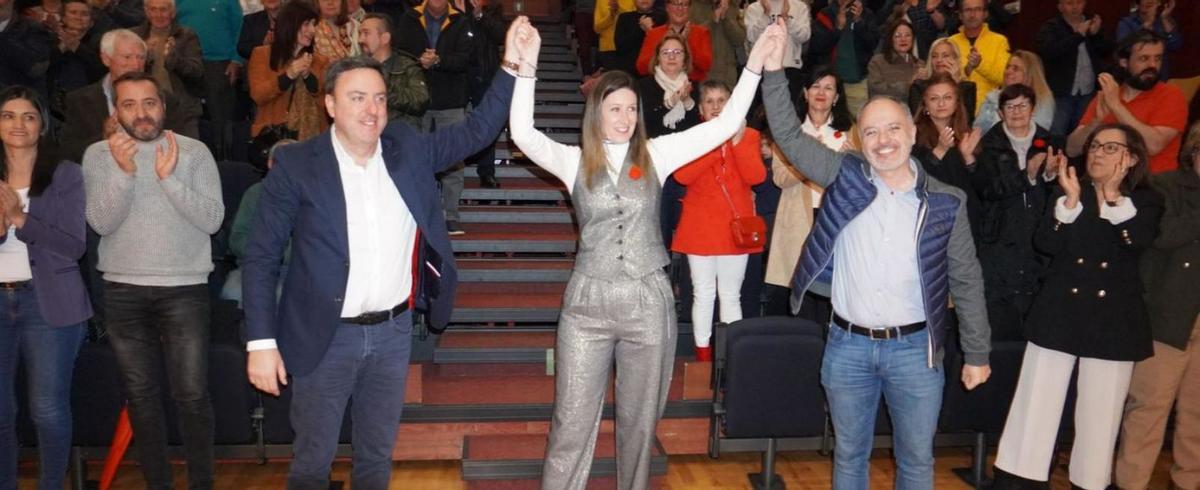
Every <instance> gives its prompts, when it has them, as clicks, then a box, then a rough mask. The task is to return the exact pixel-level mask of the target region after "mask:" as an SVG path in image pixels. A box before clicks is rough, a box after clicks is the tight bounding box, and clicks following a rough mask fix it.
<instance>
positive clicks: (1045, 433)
mask: <svg viewBox="0 0 1200 490" xmlns="http://www.w3.org/2000/svg"><path fill="white" fill-rule="evenodd" d="M1084 149H1085V151H1086V152H1087V154H1086V158H1087V164H1086V167H1085V169H1083V170H1081V171H1078V173H1077V171H1076V169H1075V168H1074V167H1070V166H1069V165H1068V164H1067V158H1066V155H1064V154H1063V152H1062V151H1058V150H1056V151H1055V152H1054V155H1053V156H1052V157H1048V158H1049V159H1050V162H1051V163H1050V164H1049V165H1050V166H1051V167H1053V168H1054V169H1055V172H1056V173H1057V175H1058V177H1057V179H1058V184H1059V187H1060V189H1059V190H1057V191H1056V192H1055V193H1054V198H1053V199H1052V201H1051V203H1052V204H1051V205H1049V206H1048V208H1049V209H1047V211H1046V214H1045V216H1044V217H1043V220H1042V222H1041V224H1040V225H1039V227H1038V230H1037V232H1036V233H1035V235H1034V246H1035V247H1036V248H1037V250H1038V251H1039V252H1041V253H1043V254H1046V255H1047V256H1048V257H1049V258H1050V265H1049V268H1048V270H1047V272H1046V275H1045V280H1044V282H1043V284H1042V289H1041V290H1040V291H1039V292H1038V294H1037V297H1036V298H1035V299H1034V301H1033V306H1032V307H1031V308H1030V311H1029V316H1028V318H1027V319H1026V322H1025V334H1026V337H1027V338H1028V339H1029V344H1028V345H1027V347H1026V348H1025V359H1024V362H1023V364H1022V366H1021V375H1020V378H1019V380H1018V381H1017V391H1016V394H1015V395H1014V397H1013V400H1012V406H1011V408H1010V409H1009V412H1008V420H1007V422H1006V423H1005V426H1004V433H1003V435H1001V437H1000V449H999V452H998V455H997V457H996V481H997V484H996V485H997V486H996V487H995V488H999V489H1006V488H1028V487H1030V486H1034V485H1039V484H1040V485H1045V483H1041V482H1045V481H1047V478H1048V476H1049V470H1050V467H1051V462H1052V460H1053V457H1054V446H1055V441H1056V440H1057V438H1058V425H1059V420H1060V419H1061V418H1062V411H1063V402H1064V401H1065V399H1066V396H1067V391H1068V390H1069V389H1070V383H1071V378H1072V376H1071V374H1072V371H1074V370H1075V369H1076V366H1078V379H1077V381H1076V382H1075V388H1076V391H1077V393H1078V395H1077V398H1076V401H1075V441H1074V444H1073V448H1072V450H1071V463H1070V479H1071V484H1072V485H1074V486H1075V487H1077V488H1083V489H1086V490H1103V489H1105V488H1106V487H1108V485H1109V483H1110V479H1111V476H1112V466H1113V449H1114V448H1115V446H1116V443H1117V429H1118V428H1119V427H1120V424H1121V415H1122V413H1123V409H1124V406H1125V395H1126V392H1127V391H1128V389H1129V380H1130V376H1131V374H1132V373H1133V365H1134V362H1136V361H1140V360H1143V359H1146V358H1147V357H1150V356H1151V355H1152V354H1153V353H1154V351H1153V347H1152V342H1151V336H1150V319H1149V315H1148V313H1147V311H1146V304H1145V302H1144V301H1143V299H1142V295H1143V293H1144V289H1143V288H1142V282H1141V280H1140V277H1139V269H1138V261H1139V259H1140V256H1141V255H1142V251H1143V250H1145V249H1147V248H1149V247H1150V246H1152V245H1153V243H1154V241H1155V238H1156V237H1157V235H1158V227H1159V218H1160V217H1161V216H1162V212H1163V204H1162V197H1161V196H1160V195H1159V194H1158V193H1157V192H1155V191H1154V190H1152V189H1150V187H1149V185H1148V182H1147V176H1148V175H1149V170H1148V166H1149V165H1148V163H1147V162H1149V155H1148V154H1147V151H1146V143H1145V142H1144V141H1143V140H1142V137H1141V135H1140V134H1138V132H1137V131H1136V130H1135V129H1133V128H1131V127H1129V126H1125V125H1122V124H1105V125H1102V126H1099V127H1097V128H1096V129H1095V130H1094V131H1092V132H1091V134H1089V135H1088V137H1087V141H1086V143H1085V144H1084Z"/></svg>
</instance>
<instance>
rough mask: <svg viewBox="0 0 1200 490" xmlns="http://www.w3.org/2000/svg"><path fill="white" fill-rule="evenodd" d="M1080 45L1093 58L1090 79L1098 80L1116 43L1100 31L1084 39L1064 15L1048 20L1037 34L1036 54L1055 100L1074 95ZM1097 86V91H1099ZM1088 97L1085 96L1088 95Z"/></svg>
mask: <svg viewBox="0 0 1200 490" xmlns="http://www.w3.org/2000/svg"><path fill="white" fill-rule="evenodd" d="M1079 43H1087V52H1088V57H1090V58H1091V59H1092V73H1091V77H1092V78H1095V77H1096V74H1097V73H1100V72H1101V71H1103V69H1104V68H1105V65H1106V63H1107V60H1108V56H1109V55H1111V54H1112V51H1113V43H1112V41H1110V40H1109V39H1108V38H1107V37H1106V36H1105V35H1104V31H1103V30H1101V31H1100V32H1099V33H1096V34H1094V35H1091V36H1087V37H1084V36H1081V35H1079V33H1078V32H1075V29H1072V28H1071V25H1070V24H1068V23H1067V20H1066V19H1064V18H1063V16H1061V15H1060V16H1058V17H1055V18H1053V19H1050V20H1048V21H1046V23H1045V24H1043V25H1042V28H1041V29H1040V30H1038V34H1037V53H1038V56H1041V57H1042V66H1044V67H1045V68H1046V83H1047V84H1049V85H1050V91H1051V92H1054V95H1055V96H1056V97H1066V96H1069V95H1071V87H1072V86H1073V85H1074V84H1075V65H1076V64H1077V63H1078V61H1079ZM1099 88H1100V87H1099V86H1096V89H1099ZM1085 95H1086V94H1085Z"/></svg>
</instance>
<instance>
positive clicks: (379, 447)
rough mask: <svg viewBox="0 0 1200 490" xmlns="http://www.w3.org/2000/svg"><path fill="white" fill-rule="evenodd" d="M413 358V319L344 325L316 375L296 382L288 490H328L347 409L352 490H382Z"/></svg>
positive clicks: (403, 317) (407, 315)
mask: <svg viewBox="0 0 1200 490" xmlns="http://www.w3.org/2000/svg"><path fill="white" fill-rule="evenodd" d="M411 350H412V312H411V310H410V311H409V312H406V313H404V314H403V315H400V316H398V317H396V318H394V319H392V320H390V321H386V322H383V323H378V324H375V325H352V324H345V323H343V324H340V325H338V327H337V331H336V332H334V334H333V341H332V342H330V344H329V350H326V351H325V357H323V358H322V359H321V362H320V363H319V364H317V368H316V369H315V370H313V372H311V373H308V374H305V375H303V376H294V377H293V378H292V406H291V412H290V415H291V422H292V430H294V431H295V432H296V439H295V441H294V442H293V443H292V452H293V454H292V466H291V468H290V470H289V471H288V482H287V486H288V488H290V489H319V490H325V489H327V488H329V470H330V465H331V464H332V463H333V456H334V453H335V452H336V451H337V444H338V435H339V433H340V432H341V428H342V418H343V416H344V414H345V411H346V402H348V401H350V400H353V401H354V403H353V406H352V407H351V414H350V420H351V423H352V425H353V433H352V434H351V437H352V442H353V444H354V458H353V465H354V466H353V469H352V471H351V475H350V479H351V481H350V486H351V487H353V488H356V489H360V490H376V489H378V490H384V489H386V488H388V483H389V481H390V480H391V477H392V446H394V445H395V443H396V433H397V432H398V431H399V430H400V411H401V409H403V408H404V385H405V382H406V381H407V380H408V358H409V353H410V351H411Z"/></svg>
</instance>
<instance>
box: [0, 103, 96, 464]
mask: <svg viewBox="0 0 1200 490" xmlns="http://www.w3.org/2000/svg"><path fill="white" fill-rule="evenodd" d="M46 114H47V110H46V107H45V105H44V104H43V102H42V101H41V100H40V99H39V98H38V95H37V94H36V93H35V92H34V91H33V90H32V89H29V88H26V87H21V86H13V87H9V88H7V89H4V90H3V91H0V141H3V146H4V151H3V152H0V178H2V179H3V180H4V182H3V183H0V227H2V228H0V233H2V234H3V235H2V236H0V308H3V310H4V318H5V321H3V322H0V487H4V488H16V486H17V481H16V479H17V434H16V431H15V429H16V419H17V413H16V410H17V394H16V381H17V364H18V360H23V361H24V366H25V370H24V372H25V376H26V383H25V385H26V386H27V387H28V390H29V396H28V399H29V407H28V408H29V415H30V418H32V419H33V424H34V426H35V427H36V428H37V437H38V452H39V453H40V456H41V462H40V464H39V465H38V468H39V476H38V479H39V481H38V485H39V488H62V486H63V479H64V477H65V476H66V473H67V460H68V457H67V456H68V454H69V452H70V449H71V376H72V374H73V372H74V370H75V356H76V354H78V352H79V346H80V344H81V343H82V342H83V336H84V331H85V328H86V325H87V324H86V321H87V319H88V318H90V317H91V316H92V306H91V303H90V302H89V301H88V296H87V292H86V290H85V289H84V285H83V276H82V275H81V274H80V272H79V265H78V261H79V258H80V257H82V256H83V252H84V250H85V248H86V246H85V241H84V240H85V233H86V230H87V225H86V222H85V218H84V192H83V172H82V171H81V170H80V168H79V165H76V164H74V163H71V162H60V161H59V160H58V159H57V158H56V156H55V153H54V152H53V151H51V149H52V147H53V144H52V143H51V142H50V141H48V140H49V138H46V137H45V134H46V125H47V124H48V121H47V120H46Z"/></svg>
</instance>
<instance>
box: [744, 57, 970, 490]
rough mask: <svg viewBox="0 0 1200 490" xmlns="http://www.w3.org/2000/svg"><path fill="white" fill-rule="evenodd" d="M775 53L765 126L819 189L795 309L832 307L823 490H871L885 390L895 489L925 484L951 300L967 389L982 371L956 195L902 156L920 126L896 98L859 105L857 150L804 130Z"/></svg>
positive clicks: (766, 84)
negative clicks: (818, 303) (831, 145)
mask: <svg viewBox="0 0 1200 490" xmlns="http://www.w3.org/2000/svg"><path fill="white" fill-rule="evenodd" d="M777 54H778V53H777ZM773 58H776V59H774V60H768V62H767V64H766V67H765V71H766V73H765V75H766V76H765V78H764V79H763V105H764V106H765V107H766V108H767V118H768V121H769V122H770V125H771V132H772V133H773V134H774V135H775V141H776V142H777V143H778V145H779V147H780V148H781V149H782V150H783V153H784V156H786V157H787V159H788V161H790V162H792V164H793V165H795V166H796V168H797V169H799V170H800V171H801V172H802V173H804V175H805V176H807V177H808V178H809V179H811V180H813V181H814V182H816V183H817V184H819V185H822V186H824V187H825V196H824V202H822V204H821V213H820V214H819V215H818V217H817V220H816V223H815V225H814V227H813V230H812V234H811V235H810V236H809V237H808V240H807V241H806V242H805V245H804V251H803V253H802V254H801V256H800V262H799V264H797V266H796V273H795V276H794V277H793V278H792V309H793V311H797V310H799V307H800V300H801V299H803V298H804V294H805V292H806V291H808V290H813V291H814V292H817V293H821V294H828V295H829V297H830V299H831V300H832V303H833V311H834V314H833V319H832V322H831V324H830V326H829V338H828V340H827V342H826V345H825V356H824V359H823V361H822V366H821V384H822V385H824V387H825V394H826V398H827V399H828V402H829V409H830V414H831V416H832V418H833V427H834V432H835V434H836V435H837V449H836V450H835V452H834V470H833V487H834V488H835V489H838V490H845V489H854V490H859V489H861V490H865V489H866V488H867V487H868V477H869V471H868V468H869V458H870V454H871V446H872V440H873V436H874V428H875V417H876V411H877V410H878V407H879V398H880V396H881V395H882V396H883V398H884V400H885V401H886V402H887V407H888V412H889V414H890V415H891V418H892V425H893V440H894V443H895V446H894V452H895V455H896V488H898V489H931V488H933V436H934V433H935V432H936V430H937V422H938V415H939V411H940V409H941V404H942V389H943V387H944V384H945V375H944V373H943V372H942V353H943V350H942V346H943V343H944V341H945V338H946V330H947V320H948V319H947V313H948V312H949V311H951V310H950V309H949V308H948V306H949V304H950V303H949V301H950V299H951V298H953V300H954V306H955V308H954V311H955V312H956V313H957V314H958V319H959V337H960V338H961V340H962V351H963V354H964V356H965V359H964V360H965V366H964V367H963V373H962V382H963V383H964V384H965V385H966V387H967V389H973V388H975V387H976V386H978V385H979V384H981V383H983V382H985V381H987V379H988V376H989V375H990V374H991V370H990V368H989V367H988V353H989V352H990V351H991V343H990V338H991V332H990V331H991V329H990V327H989V325H988V319H987V312H986V307H985V302H984V296H983V274H982V272H981V269H980V266H979V261H978V259H976V257H975V244H974V243H973V242H972V239H971V229H970V224H969V223H968V222H967V211H966V196H965V195H964V194H963V192H962V191H960V190H959V189H957V188H954V187H951V186H950V185H947V184H944V183H942V182H939V181H938V180H937V179H934V178H933V177H930V176H929V175H927V174H926V173H925V171H924V169H922V168H921V166H920V164H918V163H917V161H916V160H914V159H913V158H911V157H910V152H911V150H912V145H913V143H914V141H915V135H916V127H915V126H914V125H913V118H912V114H911V113H909V112H908V109H907V107H906V106H905V105H904V104H902V103H900V102H898V101H896V100H892V99H886V98H879V99H874V100H872V101H870V102H868V103H867V105H866V106H864V107H863V110H862V112H861V113H860V117H859V122H858V131H859V136H860V137H861V139H862V150H863V153H862V154H858V153H838V152H834V151H832V150H829V149H827V148H826V147H825V145H823V144H821V143H820V142H818V141H817V140H816V139H813V138H811V137H809V136H807V135H805V134H804V133H803V132H802V131H801V129H800V120H799V119H798V118H797V116H796V111H795V109H794V108H793V106H792V103H791V97H790V96H789V94H788V87H787V78H786V77H785V76H784V74H783V71H782V60H780V59H778V56H775V57H773ZM965 136H966V135H964V137H965Z"/></svg>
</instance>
